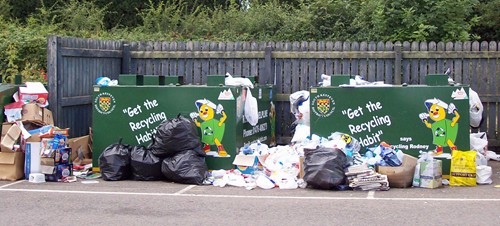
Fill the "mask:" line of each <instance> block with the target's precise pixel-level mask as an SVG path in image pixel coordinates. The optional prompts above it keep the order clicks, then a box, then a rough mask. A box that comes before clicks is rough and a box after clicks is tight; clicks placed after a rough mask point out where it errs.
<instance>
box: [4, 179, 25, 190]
mask: <svg viewBox="0 0 500 226" xmlns="http://www.w3.org/2000/svg"><path fill="white" fill-rule="evenodd" d="M24 181H25V180H20V181H16V182H13V183H10V184H6V185H2V186H0V189H1V188H6V187H9V186H11V185H14V184H19V183H22V182H24Z"/></svg>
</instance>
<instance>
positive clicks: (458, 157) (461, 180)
mask: <svg viewBox="0 0 500 226" xmlns="http://www.w3.org/2000/svg"><path fill="white" fill-rule="evenodd" d="M450 174H451V175H450V186H476V151H453V152H452V154H451V168H450Z"/></svg>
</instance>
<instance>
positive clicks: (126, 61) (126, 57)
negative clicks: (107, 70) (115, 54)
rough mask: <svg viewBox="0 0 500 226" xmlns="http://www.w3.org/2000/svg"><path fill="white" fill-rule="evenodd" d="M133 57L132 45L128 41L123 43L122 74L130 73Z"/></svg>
mask: <svg viewBox="0 0 500 226" xmlns="http://www.w3.org/2000/svg"><path fill="white" fill-rule="evenodd" d="M131 61H132V58H131V56H130V45H129V44H128V43H123V49H122V70H121V71H122V74H130V62H131Z"/></svg>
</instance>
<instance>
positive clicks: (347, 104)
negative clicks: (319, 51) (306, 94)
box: [310, 86, 470, 175]
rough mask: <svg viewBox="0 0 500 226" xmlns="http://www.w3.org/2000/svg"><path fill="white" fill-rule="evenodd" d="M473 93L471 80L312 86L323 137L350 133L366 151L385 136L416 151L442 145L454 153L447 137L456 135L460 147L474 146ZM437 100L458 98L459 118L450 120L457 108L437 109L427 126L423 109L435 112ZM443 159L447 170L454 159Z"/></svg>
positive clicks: (315, 129)
mask: <svg viewBox="0 0 500 226" xmlns="http://www.w3.org/2000/svg"><path fill="white" fill-rule="evenodd" d="M468 94H469V88H468V87H467V86H407V87H405V86H391V87H355V88H352V87H350V88H342V87H318V88H311V97H310V98H311V106H310V107H311V133H312V134H317V135H320V136H323V137H328V136H330V135H331V133H333V132H342V133H347V134H350V135H351V136H352V137H354V138H356V139H357V140H359V141H360V142H361V145H362V148H361V149H362V150H361V152H362V153H364V151H365V147H371V146H375V145H378V144H380V142H382V141H385V142H387V143H388V144H391V145H394V146H395V147H397V148H398V149H400V150H402V151H403V152H405V153H407V154H410V155H412V156H415V157H417V156H418V155H419V151H433V150H435V149H436V147H437V146H438V145H440V146H442V147H443V151H444V153H451V150H450V147H449V145H448V144H447V142H446V141H445V140H452V142H453V143H454V145H456V147H457V149H458V150H469V149H470V146H469V143H470V141H469V139H470V138H469V128H470V127H469V99H468ZM452 96H453V97H452ZM434 102H436V103H438V105H437V106H445V107H446V106H449V105H450V104H451V103H453V104H454V105H455V106H456V109H457V111H458V115H459V118H458V121H457V122H456V124H454V125H453V126H452V125H451V122H452V120H453V118H454V117H456V115H457V114H456V113H451V114H450V113H448V112H447V111H446V109H444V113H443V111H438V113H437V114H436V115H439V116H441V117H437V116H436V117H437V118H436V121H434V120H432V119H431V117H427V121H428V122H429V123H430V128H428V127H427V126H426V124H425V123H424V122H423V120H421V119H420V114H421V113H426V114H430V115H434V113H433V112H435V110H433V109H432V107H431V110H428V108H427V105H426V103H430V104H432V103H434ZM430 104H429V105H430ZM434 107H436V106H434ZM431 111H432V113H431ZM443 117H444V118H443ZM443 156H445V155H443ZM442 160H443V175H448V174H449V167H450V161H449V160H447V159H442Z"/></svg>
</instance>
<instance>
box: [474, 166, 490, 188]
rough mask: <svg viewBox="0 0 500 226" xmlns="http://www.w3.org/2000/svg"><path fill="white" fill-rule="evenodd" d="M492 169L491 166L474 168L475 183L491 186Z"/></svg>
mask: <svg viewBox="0 0 500 226" xmlns="http://www.w3.org/2000/svg"><path fill="white" fill-rule="evenodd" d="M491 174H492V169H491V166H485V165H482V166H477V167H476V183H478V184H491V183H492V182H493V181H492V180H491Z"/></svg>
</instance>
